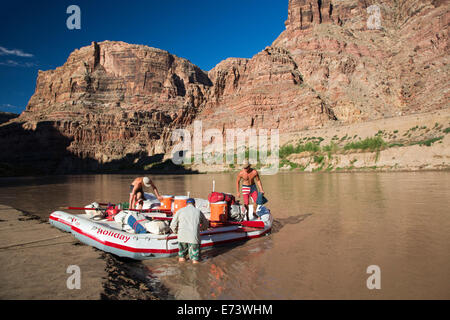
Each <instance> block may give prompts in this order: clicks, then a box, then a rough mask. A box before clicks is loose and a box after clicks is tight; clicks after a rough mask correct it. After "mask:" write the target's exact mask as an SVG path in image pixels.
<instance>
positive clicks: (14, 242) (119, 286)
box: [0, 205, 157, 300]
mask: <svg viewBox="0 0 450 320" xmlns="http://www.w3.org/2000/svg"><path fill="white" fill-rule="evenodd" d="M0 243H1V246H0V299H3V300H9V299H21V300H35V299H41V300H53V299H58V300H99V299H152V300H153V299H157V297H155V295H153V294H152V292H151V288H149V287H148V285H147V284H146V283H145V282H144V281H141V280H140V279H138V278H136V277H132V275H131V274H130V272H131V270H130V268H129V266H128V263H124V262H123V261H119V260H117V258H115V257H112V256H110V255H109V254H105V253H103V252H101V251H99V250H96V249H94V248H91V247H88V246H85V245H82V244H81V243H80V242H79V241H78V240H76V239H75V238H74V237H73V236H72V235H71V234H70V233H65V232H61V231H60V230H58V229H56V228H52V227H51V226H50V224H49V223H48V222H46V221H45V220H42V219H41V218H39V217H37V216H34V215H31V214H27V213H24V212H21V211H18V210H16V209H13V208H11V207H9V206H5V205H0ZM132 264H133V263H132ZM134 264H135V263H134ZM70 265H77V266H78V267H79V268H80V274H81V278H80V279H81V281H80V284H81V287H80V289H69V288H68V287H67V280H68V278H69V277H71V276H72V275H73V273H67V268H68V267H69V266H70ZM136 267H137V266H134V269H136ZM132 278H134V279H132ZM142 280H144V279H142Z"/></svg>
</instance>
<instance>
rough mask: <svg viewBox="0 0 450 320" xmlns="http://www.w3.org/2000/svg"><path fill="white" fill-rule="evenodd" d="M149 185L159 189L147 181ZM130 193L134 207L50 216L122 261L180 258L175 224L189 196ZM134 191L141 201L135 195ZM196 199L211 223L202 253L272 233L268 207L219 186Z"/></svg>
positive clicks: (94, 206) (94, 207) (102, 206)
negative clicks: (243, 199)
mask: <svg viewBox="0 0 450 320" xmlns="http://www.w3.org/2000/svg"><path fill="white" fill-rule="evenodd" d="M144 182H145V186H147V185H151V186H153V187H154V185H153V183H148V180H146V181H144ZM150 182H151V180H150ZM243 187H244V186H243ZM130 189H133V190H130V200H131V201H130V202H131V206H129V204H130V203H128V202H127V203H118V204H111V203H97V202H93V203H91V204H89V205H87V206H84V207H67V208H64V209H66V210H73V211H78V212H80V211H81V212H83V213H82V214H72V213H68V212H65V211H55V212H53V213H51V215H50V218H49V221H50V224H52V225H53V226H55V227H56V228H59V229H61V230H63V231H66V232H70V233H72V235H73V236H74V237H75V238H77V239H78V240H79V241H81V242H82V243H84V244H87V245H90V246H93V247H95V248H97V249H100V250H103V251H105V252H109V253H112V254H114V255H117V256H120V257H127V258H131V259H136V260H143V259H151V258H160V257H170V256H175V255H177V254H178V250H179V248H178V240H177V234H176V233H174V232H173V231H172V230H171V229H170V221H171V220H172V219H173V217H174V215H175V214H176V212H177V211H178V210H180V209H182V208H184V207H186V206H187V201H188V199H189V196H185V195H178V196H173V195H159V193H158V191H157V189H156V187H154V190H155V194H153V193H146V192H143V190H142V189H140V188H138V187H136V185H135V186H133V185H132V186H131V187H130ZM138 189H139V190H138ZM137 190H138V192H139V193H140V194H139V193H137V192H135V191H137ZM133 191H134V194H138V197H134V196H133ZM260 196H261V198H262V199H263V200H264V201H267V200H266V199H265V198H264V197H263V196H262V195H260ZM259 198H260V197H258V202H259V203H262V202H260V199H259ZM194 199H195V207H196V208H197V209H199V210H200V211H201V212H202V213H203V215H204V216H205V217H206V218H207V219H208V221H209V227H208V228H207V229H205V230H203V231H201V232H200V247H201V248H202V250H204V249H207V248H211V247H213V246H216V245H225V244H230V243H236V242H239V241H246V240H249V239H252V238H258V237H261V236H264V235H267V234H268V233H270V231H271V228H272V223H273V217H272V215H271V213H270V210H269V209H268V208H267V207H266V206H265V205H264V204H256V203H255V204H254V205H253V206H252V205H250V206H248V205H240V204H239V202H237V201H236V200H235V198H234V196H233V195H231V194H228V193H222V192H214V184H213V192H212V193H210V194H209V196H208V199H201V198H194ZM264 201H263V202H264ZM180 214H181V212H180Z"/></svg>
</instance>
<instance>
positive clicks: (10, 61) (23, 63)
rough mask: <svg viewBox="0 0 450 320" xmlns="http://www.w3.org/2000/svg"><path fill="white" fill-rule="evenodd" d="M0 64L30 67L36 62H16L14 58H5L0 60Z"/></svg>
mask: <svg viewBox="0 0 450 320" xmlns="http://www.w3.org/2000/svg"><path fill="white" fill-rule="evenodd" d="M0 66H7V67H25V68H30V67H34V66H36V64H35V63H32V62H17V61H14V60H6V61H0Z"/></svg>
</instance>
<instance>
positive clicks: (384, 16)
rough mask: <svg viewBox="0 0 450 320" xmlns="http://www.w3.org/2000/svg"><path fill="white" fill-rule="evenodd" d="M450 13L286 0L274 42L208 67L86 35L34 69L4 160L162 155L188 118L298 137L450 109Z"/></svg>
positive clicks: (5, 138) (68, 163) (50, 168)
mask: <svg viewBox="0 0 450 320" xmlns="http://www.w3.org/2000/svg"><path fill="white" fill-rule="evenodd" d="M449 19H450V12H449V1H446V0H441V1H439V0H425V1H418V0H398V1H392V0H389V1H388V0H377V1H370V0H353V1H350V0H341V1H333V0H314V1H312V0H311V1H309V0H289V4H288V14H287V20H286V22H285V25H286V29H285V31H283V32H282V33H281V34H280V35H279V37H278V38H277V39H275V41H274V42H273V43H272V44H271V45H270V46H267V47H266V48H265V49H264V50H262V51H261V52H260V53H258V54H256V55H255V56H254V57H252V58H251V59H244V58H229V59H226V60H225V61H222V62H220V63H219V64H218V65H217V66H216V67H214V68H213V69H212V70H210V71H209V72H206V71H203V70H201V69H200V68H198V67H197V66H195V65H193V64H192V63H190V62H189V61H188V60H186V59H183V58H179V57H176V56H174V55H172V54H170V53H168V52H166V51H164V50H160V49H155V48H150V47H147V46H144V45H132V44H127V43H124V42H111V41H104V42H100V43H96V42H93V43H92V44H91V45H90V46H87V47H83V48H81V49H78V50H75V51H74V52H73V53H72V54H70V56H69V58H68V59H67V61H66V63H65V64H64V65H63V66H61V67H59V68H56V69H55V70H49V71H39V74H38V78H37V82H36V91H35V93H34V94H33V96H32V97H31V99H30V101H29V103H28V105H27V107H26V110H25V111H24V112H23V113H22V114H21V115H20V117H18V118H16V119H14V120H12V121H10V122H9V123H6V124H3V125H1V126H0V144H1V145H2V146H4V147H5V148H6V149H8V150H10V152H6V153H3V154H2V156H0V162H1V163H21V164H26V165H28V166H31V167H38V168H39V169H40V170H41V171H43V172H60V173H66V172H77V171H81V172H84V171H89V170H99V169H101V168H103V167H104V166H105V165H106V166H108V165H109V168H111V169H120V168H122V167H123V166H124V165H125V166H126V164H127V163H128V164H130V163H131V164H136V163H138V164H140V165H141V166H142V165H146V164H148V163H151V162H152V161H154V159H153V158H152V157H153V156H155V155H159V154H168V153H169V152H170V150H171V141H170V138H171V130H172V129H174V128H188V129H189V128H191V125H192V122H193V120H202V122H203V127H204V128H219V129H221V130H224V129H225V128H242V129H246V128H256V129H258V128H266V129H273V128H276V129H279V130H280V133H281V134H295V133H298V132H301V131H303V130H311V129H320V128H328V127H337V126H342V125H349V124H354V123H362V122H367V121H373V120H377V119H383V118H391V117H398V116H405V115H410V114H416V113H426V112H431V111H436V110H441V109H448V107H449V105H448V101H449V92H448V84H449V66H448V62H449V61H448V60H449V56H448V52H449V44H448V26H449ZM144 158H145V159H148V161H143V160H142V159H144ZM49 160H51V161H49Z"/></svg>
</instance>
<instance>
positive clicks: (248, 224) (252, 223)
mask: <svg viewBox="0 0 450 320" xmlns="http://www.w3.org/2000/svg"><path fill="white" fill-rule="evenodd" d="M151 218H153V219H156V220H172V219H173V218H172V217H151ZM210 222H218V223H223V224H225V225H226V224H234V225H241V226H244V227H250V228H264V227H265V225H264V222H263V221H241V222H239V221H227V222H223V221H210Z"/></svg>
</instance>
